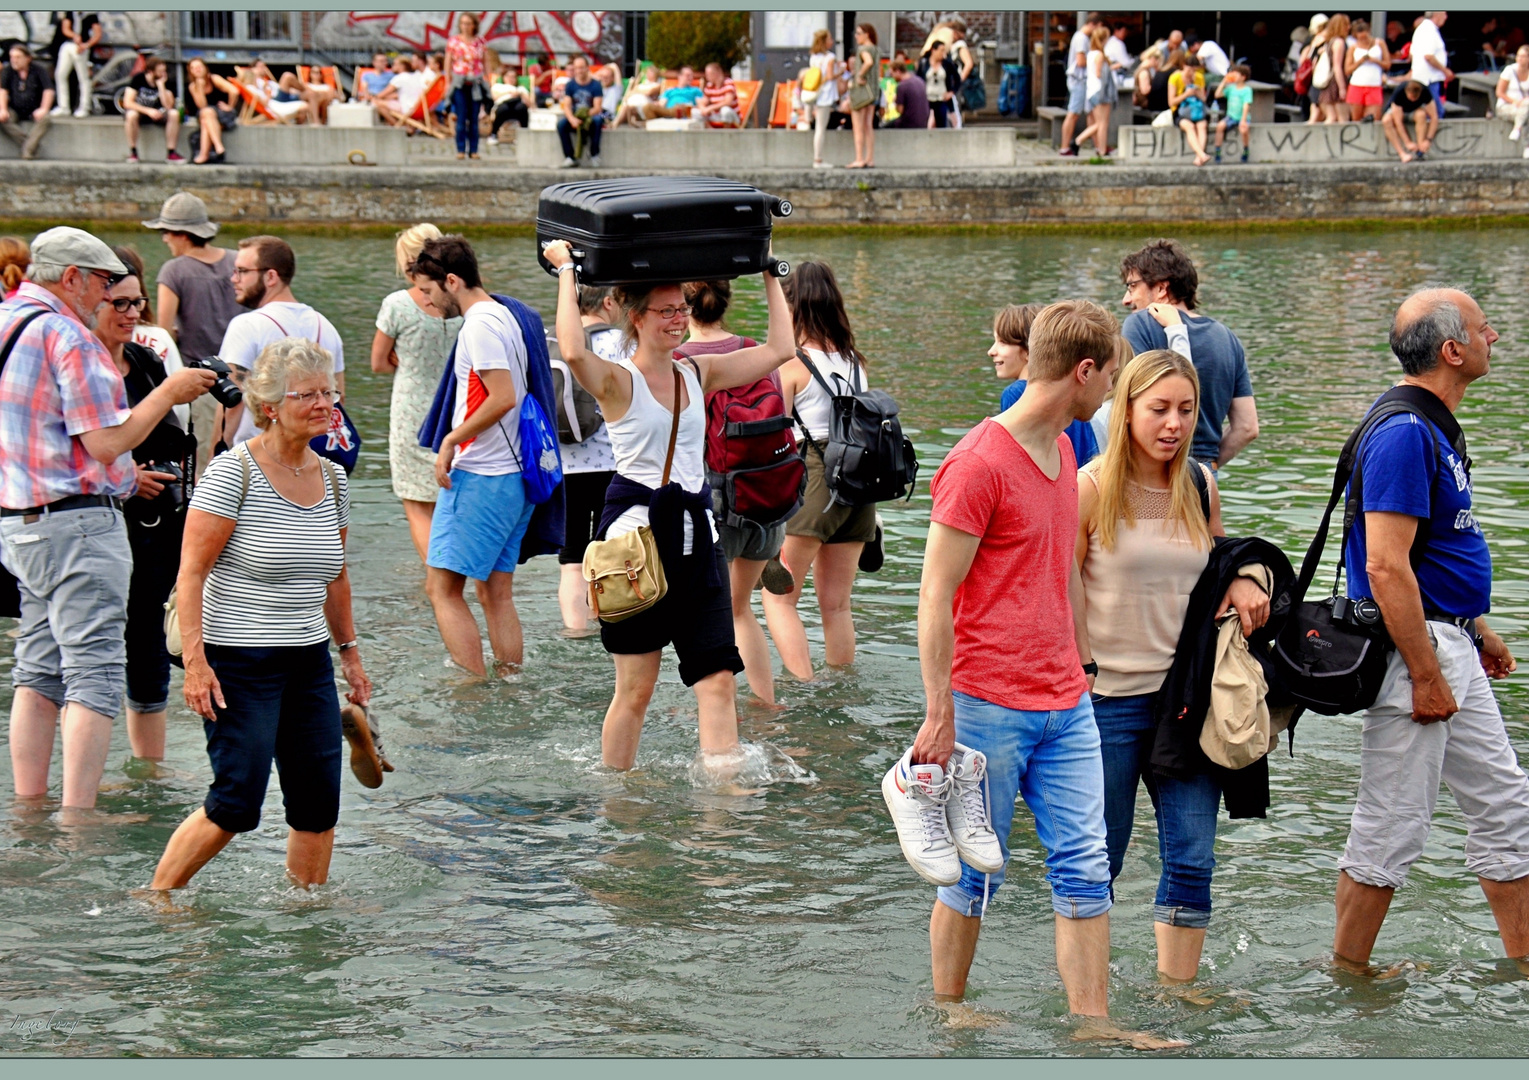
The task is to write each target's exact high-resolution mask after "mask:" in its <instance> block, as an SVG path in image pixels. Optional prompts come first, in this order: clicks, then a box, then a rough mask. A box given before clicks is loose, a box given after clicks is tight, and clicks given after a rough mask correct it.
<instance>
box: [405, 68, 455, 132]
mask: <svg viewBox="0 0 1529 1080" xmlns="http://www.w3.org/2000/svg"><path fill="white" fill-rule="evenodd" d="M449 85H451V77H450V76H448V75H442V76H441V77H440V78H438V79H436V80H435V82H433V83H431V84H430V85H429V87H427V88H426V90H425V93H424V95H423V96H422V97H421V98H420V99H419V104H417V105H415V106H414V111H413V112H411V113H410V114H409V115H408V116H406V117H404V118H403V122H404V126H405V127H411V128H414V129H415V130H416V131H423V132H424V133H425V134H426V135H433V136H435V137H436V138H437V139H444V138H446V132H445V130H444V129H442V128H439V127H437V126H436V124H435V107H436V106H437V105H439V104H440V103H441V102H442V101H445V100H446V87H448V86H449Z"/></svg>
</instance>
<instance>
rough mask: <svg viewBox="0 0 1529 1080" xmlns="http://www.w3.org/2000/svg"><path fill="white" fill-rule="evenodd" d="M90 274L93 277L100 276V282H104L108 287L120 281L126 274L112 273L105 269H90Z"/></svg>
mask: <svg viewBox="0 0 1529 1080" xmlns="http://www.w3.org/2000/svg"><path fill="white" fill-rule="evenodd" d="M90 276H91V277H93V278H100V279H101V281H102V283H103V284H105V286H106V287H107V288H108V289H109V288H111V287H112V286H113V285H115V284H117V282H119V281H121V280H122V279H123V278H124V277H126V276H127V275H126V274H113V273H110V272H109V271H106V270H92V271H91V272H90Z"/></svg>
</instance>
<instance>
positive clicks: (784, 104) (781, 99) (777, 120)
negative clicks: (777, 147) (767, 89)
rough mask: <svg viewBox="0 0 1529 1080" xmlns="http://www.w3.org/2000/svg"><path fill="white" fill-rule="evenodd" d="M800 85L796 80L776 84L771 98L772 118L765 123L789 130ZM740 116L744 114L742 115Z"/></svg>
mask: <svg viewBox="0 0 1529 1080" xmlns="http://www.w3.org/2000/svg"><path fill="white" fill-rule="evenodd" d="M800 85H801V84H800V83H799V82H797V81H796V80H795V79H792V80H791V81H789V82H779V83H776V84H775V93H774V94H773V95H771V97H770V116H769V119H768V120H766V121H765V123H766V125H767V126H768V127H772V128H787V127H790V126H791V103H792V102H793V101H794V100H796V88H797V87H798V86H800ZM739 115H742V114H741V113H740V114H739Z"/></svg>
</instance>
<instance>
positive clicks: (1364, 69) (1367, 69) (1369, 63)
mask: <svg viewBox="0 0 1529 1080" xmlns="http://www.w3.org/2000/svg"><path fill="white" fill-rule="evenodd" d="M1354 47H1355V48H1356V49H1357V48H1359V46H1357V45H1356V46H1354ZM1359 55H1361V56H1363V57H1364V59H1363V60H1361V61H1360V62H1359V66H1358V67H1356V68H1355V69H1354V74H1352V75H1350V76H1349V77H1348V81H1349V85H1350V86H1383V85H1384V84H1385V72H1383V71H1381V70H1380V57H1381V44H1380V42H1378V41H1376V42H1373V43H1371V45H1370V47H1369V49H1367V50H1364V51H1361V52H1360V54H1359Z"/></svg>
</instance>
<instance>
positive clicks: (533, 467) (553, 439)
mask: <svg viewBox="0 0 1529 1080" xmlns="http://www.w3.org/2000/svg"><path fill="white" fill-rule="evenodd" d="M520 474H521V477H522V478H523V479H524V480H525V482H526V498H528V499H530V500H531V502H532V503H533V504H535V505H537V506H540V505H541V504H542V503H544V502H546V501H547V500H548V499H550V498H552V493H553V492H554V491H556V490H557V486H558V485H559V484H561V483H562V482H563V458H562V455H561V454H560V453H559V451H558V447H557V428H556V427H554V426H553V425H552V424H551V423H550V422H549V421H548V419H547V414H546V413H545V412H543V411H542V406H541V402H539V401H537V400H536V398H535V397H534V396H532V395H531V394H527V395H526V396H525V398H524V399H523V400H522V401H521V403H520Z"/></svg>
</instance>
